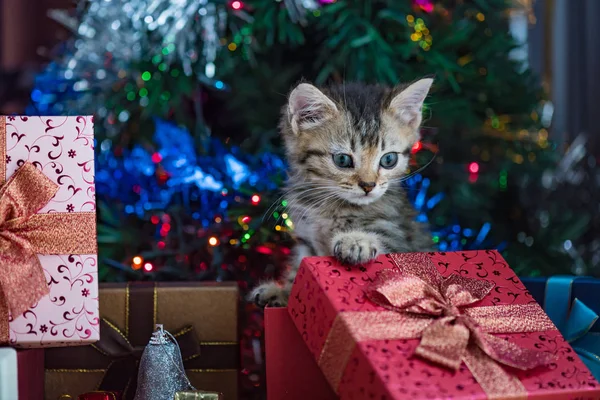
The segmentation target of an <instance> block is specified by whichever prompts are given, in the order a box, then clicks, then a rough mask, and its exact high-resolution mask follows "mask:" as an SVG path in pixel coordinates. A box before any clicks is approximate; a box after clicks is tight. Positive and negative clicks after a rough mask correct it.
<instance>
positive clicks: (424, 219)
mask: <svg viewBox="0 0 600 400" xmlns="http://www.w3.org/2000/svg"><path fill="white" fill-rule="evenodd" d="M416 220H417V222H423V223H425V222H427V221H428V220H429V219H428V218H427V214H425V213H419V214H418V215H417V218H416Z"/></svg>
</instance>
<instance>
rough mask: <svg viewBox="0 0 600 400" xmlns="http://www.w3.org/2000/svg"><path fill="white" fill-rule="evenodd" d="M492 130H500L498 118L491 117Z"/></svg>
mask: <svg viewBox="0 0 600 400" xmlns="http://www.w3.org/2000/svg"><path fill="white" fill-rule="evenodd" d="M492 128H494V129H498V128H500V120H499V119H498V117H492Z"/></svg>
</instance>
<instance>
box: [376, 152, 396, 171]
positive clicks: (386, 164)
mask: <svg viewBox="0 0 600 400" xmlns="http://www.w3.org/2000/svg"><path fill="white" fill-rule="evenodd" d="M396 164H398V153H387V154H384V155H383V157H381V161H379V165H381V166H382V167H383V168H385V169H392V168H394V167H395V166H396Z"/></svg>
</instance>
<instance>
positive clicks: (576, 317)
mask: <svg viewBox="0 0 600 400" xmlns="http://www.w3.org/2000/svg"><path fill="white" fill-rule="evenodd" d="M521 281H522V282H523V284H524V285H525V287H526V288H527V290H528V291H529V293H531V295H532V296H533V298H534V299H535V300H536V301H537V302H538V303H539V304H540V305H541V306H542V307H543V308H544V310H545V311H546V313H547V314H548V316H549V317H550V319H551V320H552V322H554V324H555V325H556V327H557V328H558V329H559V330H560V332H561V333H562V335H563V336H564V337H565V339H566V340H567V341H568V342H569V343H570V344H571V346H572V347H573V349H574V350H575V351H576V352H577V354H578V355H579V356H580V357H581V359H582V360H583V362H585V364H586V365H587V366H588V368H589V369H590V371H592V374H593V375H594V377H595V378H596V379H597V380H600V321H598V320H599V316H600V279H596V278H589V277H574V276H554V277H550V278H522V279H521Z"/></svg>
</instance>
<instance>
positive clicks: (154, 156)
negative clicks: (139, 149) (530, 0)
mask: <svg viewBox="0 0 600 400" xmlns="http://www.w3.org/2000/svg"><path fill="white" fill-rule="evenodd" d="M161 161H162V156H161V155H160V153H154V154H152V162H153V163H155V164H158V163H159V162H161Z"/></svg>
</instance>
